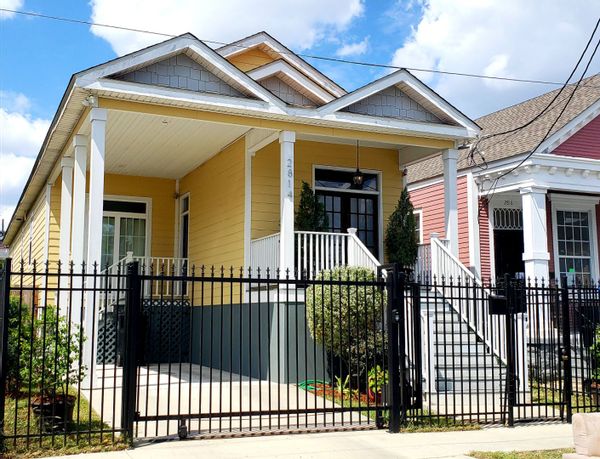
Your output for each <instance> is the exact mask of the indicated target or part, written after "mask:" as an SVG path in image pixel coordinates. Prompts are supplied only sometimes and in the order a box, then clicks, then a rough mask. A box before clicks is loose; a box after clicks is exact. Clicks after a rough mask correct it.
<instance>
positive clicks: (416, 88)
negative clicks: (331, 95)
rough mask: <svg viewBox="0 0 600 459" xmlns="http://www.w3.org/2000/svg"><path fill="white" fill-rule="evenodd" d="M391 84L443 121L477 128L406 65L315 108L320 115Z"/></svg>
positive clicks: (343, 106)
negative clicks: (406, 67) (407, 68)
mask: <svg viewBox="0 0 600 459" xmlns="http://www.w3.org/2000/svg"><path fill="white" fill-rule="evenodd" d="M394 86H396V87H398V88H399V89H400V90H401V91H402V92H403V93H405V94H406V95H407V96H408V97H410V98H411V99H413V100H414V101H416V102H417V103H419V104H420V105H422V106H423V107H424V108H425V109H426V110H429V111H430V112H431V113H432V114H433V115H435V116H436V117H437V118H438V119H439V120H441V121H443V122H444V123H446V124H451V125H459V126H462V127H465V128H466V129H469V130H471V131H473V132H474V133H475V132H478V131H479V126H477V124H476V123H475V122H473V121H472V120H471V119H470V118H469V117H468V116H466V115H465V114H464V113H462V112H461V111H460V110H458V109H457V108H456V107H454V106H453V105H452V104H450V103H449V102H448V101H447V100H445V99H444V98H442V97H441V96H440V95H439V94H437V93H436V92H435V91H433V90H432V89H431V88H430V87H429V86H427V85H426V84H424V83H423V82H422V81H421V80H419V79H418V78H417V77H415V76H414V75H413V74H412V73H410V72H409V71H408V70H406V69H400V70H397V71H395V72H393V73H390V74H389V75H386V76H384V77H383V78H380V79H378V80H375V81H373V82H371V83H368V84H366V85H365V86H362V87H360V88H358V89H356V90H355V91H352V92H350V93H348V94H346V95H344V96H342V97H340V98H338V99H336V100H334V101H332V102H330V103H329V104H327V105H324V106H323V107H321V108H320V109H319V112H320V113H321V114H323V115H327V114H332V113H334V112H339V111H341V110H343V109H344V108H347V107H349V106H351V105H353V104H356V103H357V102H360V101H361V100H364V99H367V98H368V97H371V96H374V95H376V94H378V93H380V92H381V91H383V90H385V89H387V88H390V87H394Z"/></svg>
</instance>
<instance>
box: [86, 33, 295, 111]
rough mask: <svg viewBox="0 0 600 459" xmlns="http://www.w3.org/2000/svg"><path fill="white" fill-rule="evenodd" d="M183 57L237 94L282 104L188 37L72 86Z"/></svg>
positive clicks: (107, 66)
mask: <svg viewBox="0 0 600 459" xmlns="http://www.w3.org/2000/svg"><path fill="white" fill-rule="evenodd" d="M181 53H185V54H186V55H187V56H188V57H190V58H191V59H193V60H195V61H196V62H198V63H200V64H201V65H202V66H204V67H206V68H207V70H209V71H210V72H211V73H212V74H214V75H216V76H217V77H218V78H221V79H222V80H223V81H225V82H226V83H227V84H229V85H231V86H232V87H234V88H235V89H237V90H238V91H240V92H241V93H244V94H247V95H249V96H252V97H255V98H257V99H259V100H262V101H264V102H268V103H272V104H274V105H276V106H279V107H281V108H283V107H284V106H285V104H284V103H283V101H281V100H279V99H278V98H276V97H275V96H274V95H273V94H272V93H271V92H269V91H268V90H266V89H265V88H263V87H262V86H261V85H260V84H258V83H257V82H256V81H254V80H253V79H252V78H250V77H249V76H248V75H246V74H245V73H244V72H242V71H241V70H240V69H238V68H237V67H236V66H235V65H233V64H231V63H230V62H229V61H228V60H227V59H225V58H223V57H222V56H221V55H219V54H218V53H217V52H216V51H215V50H213V49H212V48H211V47H209V46H207V45H206V44H204V43H203V42H202V41H201V40H199V39H198V38H196V37H195V36H194V35H193V34H191V33H185V34H183V35H179V36H177V37H175V38H171V39H169V40H166V41H163V42H161V43H157V44H155V45H152V46H149V47H147V48H144V49H141V50H139V51H135V52H133V53H130V54H126V55H124V56H121V57H118V58H116V59H113V60H111V61H108V62H106V63H104V64H100V65H98V66H95V67H92V68H90V69H87V70H84V71H82V72H79V73H77V74H75V77H76V80H75V84H76V86H80V87H84V86H86V85H88V84H91V83H95V82H97V81H98V80H101V79H103V78H107V77H117V78H118V77H120V76H123V75H125V74H127V73H130V72H135V71H136V70H139V69H141V68H144V67H147V66H149V65H152V64H154V63H157V62H159V61H162V60H164V59H166V58H170V57H173V56H177V55H178V54H181Z"/></svg>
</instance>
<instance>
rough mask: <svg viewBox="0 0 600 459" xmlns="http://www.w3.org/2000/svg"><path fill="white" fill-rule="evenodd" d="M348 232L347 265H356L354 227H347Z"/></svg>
mask: <svg viewBox="0 0 600 459" xmlns="http://www.w3.org/2000/svg"><path fill="white" fill-rule="evenodd" d="M348 234H349V235H350V237H349V238H348V245H347V250H348V266H356V243H355V240H354V238H355V237H357V236H356V228H348Z"/></svg>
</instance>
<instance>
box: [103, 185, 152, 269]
mask: <svg viewBox="0 0 600 459" xmlns="http://www.w3.org/2000/svg"><path fill="white" fill-rule="evenodd" d="M104 201H121V202H142V203H144V204H146V213H145V214H141V213H132V212H112V211H103V212H102V218H104V217H117V218H140V216H141V215H144V218H145V219H146V244H145V245H146V247H145V255H144V256H145V257H147V258H148V257H152V252H151V250H152V198H144V197H139V196H124V195H104V199H103V203H104ZM118 222H119V220H115V241H114V244H115V246H114V256H115V257H118V256H119V252H118V250H117V248H118V247H117V240H118V235H119V231H120V228H119V224H118ZM117 261H119V260H115V261H114V263H116V262H117Z"/></svg>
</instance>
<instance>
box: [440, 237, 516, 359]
mask: <svg viewBox="0 0 600 459" xmlns="http://www.w3.org/2000/svg"><path fill="white" fill-rule="evenodd" d="M431 276H432V283H433V286H434V288H436V289H437V290H438V292H439V293H440V295H441V296H442V297H443V298H444V299H445V300H446V301H447V302H448V304H450V305H451V306H452V309H454V311H456V312H457V313H458V314H459V316H460V318H461V320H462V321H463V322H464V323H466V324H467V325H468V326H469V328H471V329H472V330H473V331H474V332H475V333H476V334H477V336H478V337H479V338H480V339H481V340H482V341H483V342H484V343H485V345H486V346H487V347H488V349H489V350H490V352H492V353H493V354H494V355H495V356H496V357H498V358H499V359H500V360H501V361H502V362H503V363H504V364H506V339H505V338H506V324H505V323H504V321H501V320H492V316H490V313H489V304H490V303H489V296H490V292H489V290H488V289H486V288H484V286H483V284H482V282H481V280H479V279H478V278H477V277H476V276H475V275H474V274H473V273H472V272H471V271H469V270H468V269H467V268H466V267H465V266H464V265H463V264H462V263H461V262H460V260H459V259H458V258H456V257H455V256H454V255H453V254H452V252H450V250H449V249H448V247H447V246H446V244H445V243H444V242H442V241H441V240H440V239H438V238H437V237H432V238H431ZM455 284H458V285H463V287H462V290H461V291H464V289H465V287H464V286H468V285H471V286H473V287H474V288H472V289H469V291H470V292H471V293H472V294H471V296H469V297H467V298H465V296H464V295H461V294H460V293H459V292H455V291H454V289H456V288H457V287H454V285H455Z"/></svg>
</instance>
